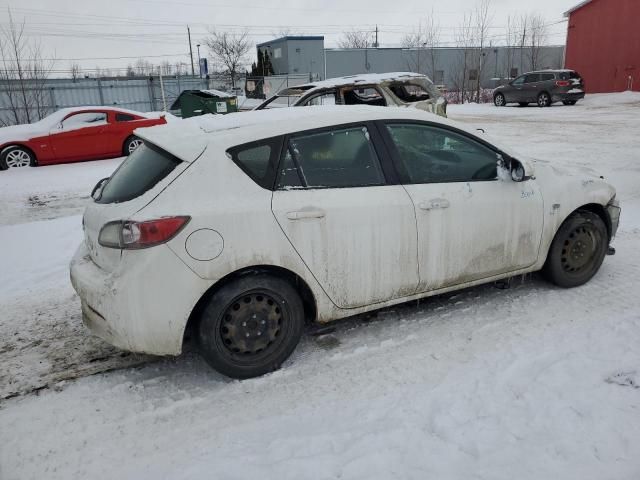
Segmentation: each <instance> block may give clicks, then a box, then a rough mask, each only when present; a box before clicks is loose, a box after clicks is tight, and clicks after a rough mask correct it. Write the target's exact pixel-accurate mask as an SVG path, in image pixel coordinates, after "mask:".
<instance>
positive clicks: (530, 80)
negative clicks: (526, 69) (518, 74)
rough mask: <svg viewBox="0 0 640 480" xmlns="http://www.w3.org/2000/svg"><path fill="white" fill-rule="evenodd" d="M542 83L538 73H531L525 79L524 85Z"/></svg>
mask: <svg viewBox="0 0 640 480" xmlns="http://www.w3.org/2000/svg"><path fill="white" fill-rule="evenodd" d="M539 81H540V75H539V74H537V73H529V74H528V75H526V76H525V77H524V83H535V82H539Z"/></svg>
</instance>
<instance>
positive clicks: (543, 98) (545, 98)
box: [537, 92, 551, 107]
mask: <svg viewBox="0 0 640 480" xmlns="http://www.w3.org/2000/svg"><path fill="white" fill-rule="evenodd" d="M537 103H538V106H539V107H550V106H551V95H549V94H548V93H547V92H541V93H540V95H538V102H537Z"/></svg>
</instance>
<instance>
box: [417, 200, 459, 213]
mask: <svg viewBox="0 0 640 480" xmlns="http://www.w3.org/2000/svg"><path fill="white" fill-rule="evenodd" d="M449 205H451V204H450V203H449V200H447V199H445V198H434V199H433V200H429V201H428V202H421V203H419V204H418V207H420V210H436V209H438V208H449Z"/></svg>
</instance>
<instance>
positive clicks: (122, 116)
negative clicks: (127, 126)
mask: <svg viewBox="0 0 640 480" xmlns="http://www.w3.org/2000/svg"><path fill="white" fill-rule="evenodd" d="M135 119H136V117H134V116H133V115H129V114H128V113H116V122H130V121H132V120H135Z"/></svg>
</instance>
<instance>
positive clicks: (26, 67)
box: [0, 10, 54, 125]
mask: <svg viewBox="0 0 640 480" xmlns="http://www.w3.org/2000/svg"><path fill="white" fill-rule="evenodd" d="M8 13H9V23H8V25H7V26H6V27H0V62H1V63H0V85H1V86H2V92H3V93H4V95H5V98H6V100H7V103H8V106H9V108H8V112H7V113H6V114H2V115H1V116H0V124H3V125H11V124H20V123H31V122H32V121H36V120H40V119H41V118H43V117H44V116H46V115H47V114H48V113H49V106H48V105H47V102H46V98H47V93H48V92H47V90H46V86H45V83H46V80H47V79H48V78H49V75H50V73H51V69H52V68H53V64H54V61H53V60H47V59H45V57H44V56H43V54H42V47H41V44H40V42H38V41H29V40H27V39H26V38H25V35H24V28H25V23H24V22H23V23H21V24H16V23H15V22H14V20H13V16H12V15H11V11H10V10H9V11H8Z"/></svg>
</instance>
